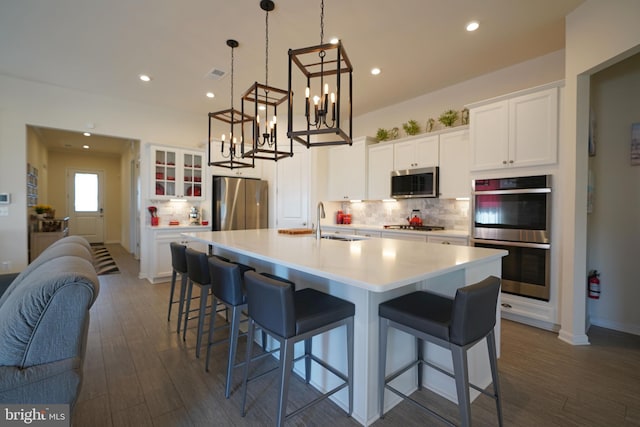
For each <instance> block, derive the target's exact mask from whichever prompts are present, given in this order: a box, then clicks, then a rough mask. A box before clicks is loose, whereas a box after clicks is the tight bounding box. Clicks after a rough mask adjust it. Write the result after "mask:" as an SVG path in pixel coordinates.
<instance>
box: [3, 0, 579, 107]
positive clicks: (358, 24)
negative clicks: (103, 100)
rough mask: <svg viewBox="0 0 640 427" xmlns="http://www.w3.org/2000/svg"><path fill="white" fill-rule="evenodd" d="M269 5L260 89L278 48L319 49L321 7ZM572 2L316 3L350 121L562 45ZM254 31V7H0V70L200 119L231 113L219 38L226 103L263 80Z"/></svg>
mask: <svg viewBox="0 0 640 427" xmlns="http://www.w3.org/2000/svg"><path fill="white" fill-rule="evenodd" d="M274 1H275V5H276V8H275V10H274V11H273V12H271V13H270V14H269V29H270V31H269V39H270V49H269V50H270V54H269V84H270V85H272V86H276V87H279V88H284V89H286V88H287V65H288V56H287V51H288V49H289V48H294V49H296V48H301V47H306V46H312V45H317V44H319V43H320V1H319V0H274ZM582 1H583V0H446V1H445V0H396V1H387V2H382V1H374V0H368V1H366V0H325V21H324V22H325V42H326V41H328V39H329V38H331V37H339V38H340V39H341V40H342V42H343V44H344V46H345V49H346V51H347V54H348V55H349V58H350V60H351V62H352V63H353V66H354V75H353V80H354V87H353V112H354V116H358V115H360V114H363V113H366V112H369V111H372V110H375V109H379V108H381V107H384V106H387V105H391V104H395V103H398V102H401V101H404V100H407V99H411V98H414V97H416V96H418V95H421V94H424V93H428V92H431V91H434V90H437V89H440V88H443V87H446V86H449V85H452V84H455V83H459V82H461V81H464V80H468V79H470V78H473V77H476V76H479V75H482V74H486V73H489V72H491V71H495V70H497V69H500V68H504V67H506V66H509V65H512V64H515V63H518V62H522V61H525V60H527V59H530V58H533V57H537V56H540V55H544V54H546V53H549V52H553V51H556V50H559V49H562V48H564V17H565V16H566V15H567V14H568V13H569V12H571V11H572V10H573V9H575V8H576V7H577V6H578V5H579V4H580V3H582ZM471 20H477V21H479V22H480V29H479V30H478V31H476V32H474V33H468V32H466V31H465V29H464V27H465V25H466V23H467V22H469V21H471ZM264 24H265V12H264V11H262V10H261V9H260V8H259V0H226V1H223V0H208V1H205V0H189V1H186V2H179V1H175V0H134V1H132V0H111V1H100V0H56V1H51V0H20V1H11V0H0V73H2V74H6V75H9V76H14V77H19V78H23V79H27V80H32V81H37V82H44V83H48V84H52V85H57V86H63V87H67V88H73V89H78V90H82V91H87V92H91V93H96V94H102V95H107V96H111V97H116V98H122V99H128V100H132V101H138V102H141V103H146V104H154V105H162V106H166V107H170V108H176V109H180V110H186V111H191V112H194V113H197V114H202V116H203V117H204V116H205V115H206V114H207V113H208V112H210V111H218V110H222V109H226V108H229V105H230V79H229V77H228V76H227V77H225V78H223V79H221V80H218V81H214V80H210V79H207V78H205V75H206V74H207V73H208V72H209V71H210V70H211V69H212V68H219V69H222V70H224V71H227V72H228V71H229V70H230V51H231V49H230V48H229V47H227V45H226V43H225V42H226V40H227V39H229V38H233V39H236V40H238V42H239V43H240V46H239V47H238V48H237V49H235V72H234V86H235V91H234V98H235V100H236V105H235V107H236V108H239V99H240V95H241V94H242V93H243V92H244V91H245V90H246V89H248V88H249V87H250V86H251V85H252V84H253V83H254V82H255V81H259V82H264V79H265V63H264V61H265V27H264ZM374 66H376V67H380V68H381V69H382V74H381V75H379V76H377V77H374V76H372V75H371V74H370V69H371V68H372V67H374ZM140 73H147V74H149V75H151V76H152V77H153V80H152V82H151V83H150V84H142V83H141V82H140V81H139V80H138V78H137V76H138V75H139V74H140ZM208 91H212V92H214V93H215V94H216V97H215V98H214V99H209V98H206V97H205V93H206V92H208Z"/></svg>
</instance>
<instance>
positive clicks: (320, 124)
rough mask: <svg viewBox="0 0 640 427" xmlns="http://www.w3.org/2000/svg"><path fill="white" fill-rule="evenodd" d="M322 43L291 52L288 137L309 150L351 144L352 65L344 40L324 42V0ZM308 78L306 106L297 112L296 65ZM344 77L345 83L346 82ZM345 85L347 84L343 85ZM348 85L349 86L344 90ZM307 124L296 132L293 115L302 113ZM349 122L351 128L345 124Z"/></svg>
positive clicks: (290, 50) (322, 9)
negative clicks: (345, 126)
mask: <svg viewBox="0 0 640 427" xmlns="http://www.w3.org/2000/svg"><path fill="white" fill-rule="evenodd" d="M320 10H321V13H320V44H319V45H318V46H311V47H307V48H302V49H289V108H288V117H287V119H288V120H289V123H288V132H287V136H288V137H289V138H291V140H292V141H293V140H295V141H297V142H299V143H301V144H303V145H305V146H306V147H307V148H310V147H318V146H326V145H346V144H348V145H351V144H352V137H353V136H352V122H353V120H352V110H351V106H352V101H351V97H352V92H353V91H352V80H353V78H352V77H353V66H352V65H351V62H350V61H349V58H348V57H347V53H346V51H345V49H344V46H343V45H342V42H341V41H338V42H337V43H335V44H331V43H326V44H325V43H324V40H323V39H324V0H321V4H320ZM294 64H295V69H297V70H298V71H301V72H302V75H303V78H306V88H305V90H304V98H302V97H301V96H298V98H297V99H303V100H304V106H302V107H300V105H302V104H299V105H298V108H299V109H298V110H296V111H294V107H295V105H294V104H295V103H294V95H295V92H294V90H293V86H294V82H293V79H294V75H293V72H294V66H293V65H294ZM343 77H345V78H344V80H345V82H343ZM343 83H346V85H344V84H343ZM345 86H346V87H345ZM303 112H304V118H305V120H304V121H303V122H304V125H303V126H302V128H300V129H297V130H296V129H294V123H293V116H294V113H297V114H300V115H301V114H303ZM345 120H347V121H348V128H347V129H346V130H344V129H343V128H342V125H343V124H344V121H345Z"/></svg>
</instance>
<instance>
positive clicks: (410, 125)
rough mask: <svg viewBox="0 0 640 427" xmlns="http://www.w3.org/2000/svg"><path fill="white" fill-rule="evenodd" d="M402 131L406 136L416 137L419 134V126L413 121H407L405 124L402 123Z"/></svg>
mask: <svg viewBox="0 0 640 427" xmlns="http://www.w3.org/2000/svg"><path fill="white" fill-rule="evenodd" d="M402 129H404V131H405V133H406V134H407V135H417V134H419V133H420V125H419V124H418V122H417V121H415V120H409V121H408V122H407V123H403V124H402Z"/></svg>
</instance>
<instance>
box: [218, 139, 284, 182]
mask: <svg viewBox="0 0 640 427" xmlns="http://www.w3.org/2000/svg"><path fill="white" fill-rule="evenodd" d="M287 141H288V140H287ZM250 149H251V147H250V146H248V145H245V151H248V150H250ZM226 151H227V148H226V147H225V152H226ZM234 159H235V158H234ZM223 160H229V159H227V158H224V157H223V156H222V153H221V152H220V144H219V143H216V144H213V145H212V146H211V162H221V161H223ZM238 160H239V161H241V162H243V163H251V159H242V158H240V159H238ZM284 160H285V161H286V159H284ZM263 161H264V160H256V162H255V167H252V168H234V169H229V168H223V167H220V166H210V167H209V168H208V171H209V172H208V175H216V176H234V177H237V178H258V179H260V178H262V162H263Z"/></svg>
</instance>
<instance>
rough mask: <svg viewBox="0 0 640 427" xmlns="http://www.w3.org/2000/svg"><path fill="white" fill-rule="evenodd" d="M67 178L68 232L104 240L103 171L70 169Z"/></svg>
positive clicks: (99, 240)
mask: <svg viewBox="0 0 640 427" xmlns="http://www.w3.org/2000/svg"><path fill="white" fill-rule="evenodd" d="M67 179H68V183H67V188H68V192H67V194H68V195H69V207H68V209H67V212H69V234H71V235H75V236H82V237H84V238H86V239H87V240H88V241H89V243H102V242H104V209H103V185H104V180H103V172H102V171H90V170H78V169H71V170H69V171H68V173H67Z"/></svg>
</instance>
